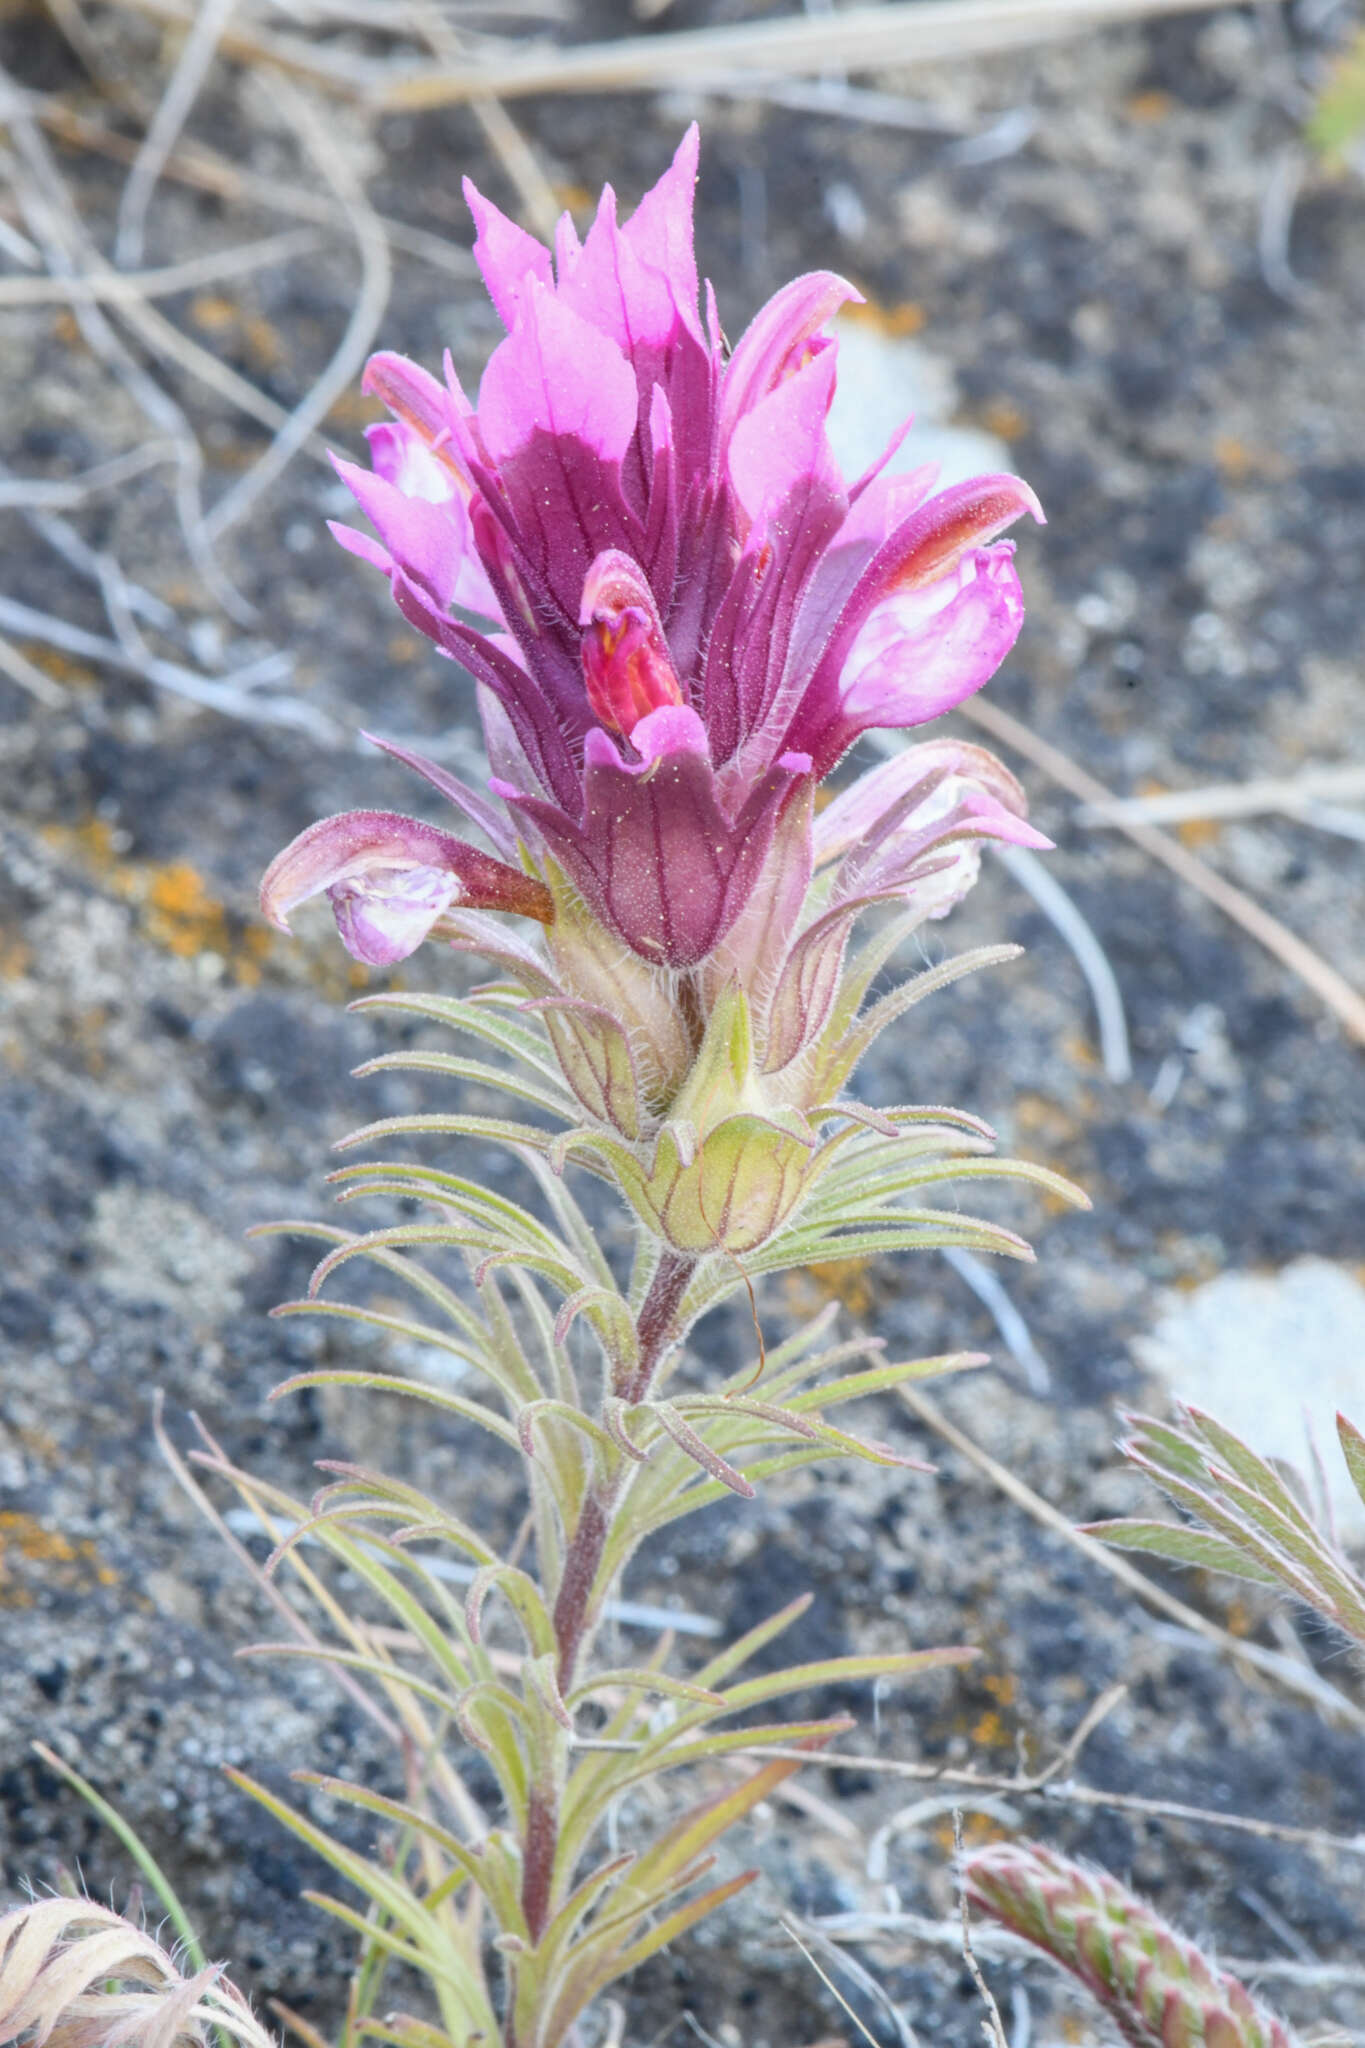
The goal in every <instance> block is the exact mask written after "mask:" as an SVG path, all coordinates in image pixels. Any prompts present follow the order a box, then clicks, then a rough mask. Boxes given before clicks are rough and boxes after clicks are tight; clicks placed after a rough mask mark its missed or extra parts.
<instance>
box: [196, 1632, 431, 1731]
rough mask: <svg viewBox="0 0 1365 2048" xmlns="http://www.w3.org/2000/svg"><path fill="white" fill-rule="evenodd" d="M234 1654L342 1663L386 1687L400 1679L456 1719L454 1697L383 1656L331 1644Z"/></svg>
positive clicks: (268, 1646)
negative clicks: (372, 1655) (369, 1655)
mask: <svg viewBox="0 0 1365 2048" xmlns="http://www.w3.org/2000/svg"><path fill="white" fill-rule="evenodd" d="M233 1654H234V1656H237V1657H242V1658H247V1657H250V1658H257V1657H301V1658H306V1659H307V1660H308V1661H309V1662H311V1663H314V1664H339V1665H341V1666H342V1668H343V1669H344V1670H347V1671H359V1672H362V1673H363V1674H364V1676H365V1677H367V1678H378V1679H380V1680H381V1681H382V1682H383V1683H384V1684H385V1685H390V1684H392V1683H393V1682H394V1681H395V1680H397V1681H398V1682H399V1683H400V1684H402V1685H403V1686H405V1687H406V1688H407V1690H408V1691H409V1692H411V1693H414V1694H415V1695H416V1697H417V1698H418V1699H420V1700H426V1701H427V1703H428V1704H429V1705H430V1706H433V1707H439V1708H440V1710H441V1712H442V1713H443V1714H449V1715H450V1717H451V1719H452V1720H453V1719H454V1716H455V1708H456V1703H455V1700H454V1698H453V1696H452V1695H451V1694H450V1693H447V1692H442V1690H441V1688H440V1686H439V1685H431V1684H429V1683H428V1681H427V1680H426V1679H425V1678H418V1677H417V1675H416V1673H415V1672H412V1671H406V1670H404V1668H403V1666H402V1665H401V1664H388V1663H385V1662H384V1660H383V1659H382V1658H380V1657H365V1656H362V1655H361V1653H360V1651H358V1650H338V1649H334V1648H332V1647H331V1646H330V1645H327V1644H323V1645H322V1646H321V1647H320V1648H318V1649H314V1648H313V1646H312V1644H311V1643H244V1644H243V1646H242V1647H241V1649H239V1650H236V1651H234V1652H233Z"/></svg>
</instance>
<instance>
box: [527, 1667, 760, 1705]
mask: <svg viewBox="0 0 1365 2048" xmlns="http://www.w3.org/2000/svg"><path fill="white" fill-rule="evenodd" d="M620 1687H624V1688H625V1689H627V1690H628V1691H631V1692H650V1693H658V1694H660V1695H661V1696H662V1697H663V1698H664V1699H670V1700H697V1701H700V1702H701V1703H702V1704H703V1705H705V1706H715V1707H722V1706H724V1704H725V1702H724V1700H723V1699H722V1697H721V1695H720V1694H719V1693H718V1692H712V1691H710V1690H709V1689H708V1688H707V1687H706V1686H704V1685H699V1684H697V1682H696V1681H695V1680H689V1679H686V1678H671V1677H670V1676H669V1675H668V1673H667V1672H664V1671H641V1670H637V1669H634V1668H632V1667H630V1666H625V1667H623V1668H622V1669H620V1670H612V1671H597V1672H594V1674H593V1676H592V1677H591V1678H589V1679H587V1680H586V1681H585V1682H584V1684H582V1685H580V1686H576V1687H575V1688H574V1690H573V1691H572V1692H571V1693H570V1694H569V1697H568V1699H567V1700H566V1701H565V1705H566V1706H567V1707H569V1708H570V1710H572V1709H574V1708H576V1707H581V1706H582V1705H583V1703H584V1701H585V1700H590V1699H591V1698H592V1697H593V1695H594V1693H599V1692H611V1691H613V1690H614V1689H617V1688H620Z"/></svg>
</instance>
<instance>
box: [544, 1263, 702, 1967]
mask: <svg viewBox="0 0 1365 2048" xmlns="http://www.w3.org/2000/svg"><path fill="white" fill-rule="evenodd" d="M695 1271H696V1260H695V1259H690V1258H686V1257H684V1256H683V1255H682V1254H681V1253H680V1252H673V1251H666V1252H665V1253H664V1255H663V1257H662V1258H661V1259H660V1261H659V1264H658V1267H657V1268H656V1270H655V1274H654V1278H653V1280H652V1281H651V1282H650V1285H649V1291H648V1293H647V1294H646V1296H645V1298H644V1301H643V1302H642V1303H641V1306H640V1313H639V1315H638V1317H637V1318H636V1325H635V1327H636V1332H637V1335H638V1337H639V1363H638V1364H637V1366H636V1369H635V1371H634V1373H633V1374H632V1375H631V1378H630V1380H629V1382H628V1383H627V1385H626V1386H625V1387H623V1388H619V1389H617V1391H618V1392H620V1393H622V1394H623V1395H624V1398H625V1399H626V1400H627V1401H630V1402H636V1401H643V1400H644V1399H645V1398H646V1396H647V1395H648V1393H649V1389H650V1386H651V1384H652V1383H653V1379H654V1375H655V1373H656V1372H657V1371H658V1368H659V1362H660V1360H661V1359H662V1358H663V1355H664V1353H665V1351H666V1350H667V1349H668V1346H669V1344H670V1342H671V1340H672V1336H673V1328H674V1319H675V1317H676V1315H677V1312H678V1308H679V1305H680V1304H681V1302H682V1298H683V1295H684V1294H685V1293H686V1291H687V1283H688V1281H689V1280H690V1279H691V1278H692V1275H693V1273H694V1272H695ZM624 1481H625V1470H624V1467H623V1466H622V1465H620V1464H618V1465H617V1466H616V1468H615V1469H614V1470H613V1471H611V1472H608V1473H606V1474H604V1475H603V1476H601V1477H599V1478H598V1479H597V1480H596V1482H595V1483H594V1484H593V1485H592V1486H590V1487H589V1488H588V1491H587V1493H586V1494H585V1495H584V1498H583V1505H582V1507H581V1509H580V1510H579V1515H578V1523H577V1526H576V1528H575V1529H574V1532H573V1536H572V1538H571V1539H570V1542H569V1545H568V1549H567V1550H566V1552H565V1555H564V1568H563V1571H562V1572H561V1574H560V1579H559V1591H558V1593H557V1595H556V1598H555V1606H554V1617H553V1620H554V1632H555V1641H556V1644H557V1645H558V1650H559V1669H558V1681H559V1690H560V1692H561V1693H567V1692H568V1691H569V1689H570V1687H571V1686H572V1684H573V1682H574V1676H575V1673H576V1671H577V1669H578V1661H579V1658H580V1656H581V1655H582V1653H583V1650H584V1648H585V1646H586V1645H587V1643H588V1641H589V1640H590V1638H591V1635H592V1630H593V1625H594V1622H595V1620H596V1616H595V1614H594V1612H593V1599H592V1595H593V1588H594V1587H595V1585H596V1583H597V1578H598V1574H599V1572H600V1571H601V1568H602V1557H603V1553H604V1552H605V1550H606V1546H607V1538H608V1537H609V1536H610V1534H611V1527H612V1515H613V1512H614V1510H615V1507H616V1504H617V1501H618V1500H619V1498H620V1495H621V1490H622V1486H623V1484H624ZM557 1808H558V1798H557V1793H556V1790H555V1787H554V1784H553V1783H550V1782H546V1783H544V1784H537V1785H533V1786H532V1788H531V1794H530V1800H529V1804H528V1807H527V1813H526V1834H525V1847H524V1853H523V1861H522V1884H521V1903H522V1910H523V1912H524V1913H525V1915H526V1925H527V1928H528V1930H529V1932H530V1936H531V1939H532V1941H538V1940H539V1939H540V1936H541V1934H542V1933H543V1931H544V1929H545V1926H546V1924H547V1922H548V1920H549V1917H550V1910H551V1905H552V1900H553V1890H554V1878H555V1856H556V1851H557V1848H558V1832H559V1829H558V1811H557Z"/></svg>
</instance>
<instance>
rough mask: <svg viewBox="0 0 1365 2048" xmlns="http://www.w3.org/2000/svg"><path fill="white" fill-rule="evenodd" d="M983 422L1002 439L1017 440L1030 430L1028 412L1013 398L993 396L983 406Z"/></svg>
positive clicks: (989, 430) (984, 425)
mask: <svg viewBox="0 0 1365 2048" xmlns="http://www.w3.org/2000/svg"><path fill="white" fill-rule="evenodd" d="M981 424H982V426H983V427H985V428H986V429H987V431H988V432H989V433H992V434H995V435H997V436H998V438H999V439H1000V440H1002V441H1017V440H1019V439H1020V437H1021V436H1022V435H1024V434H1026V433H1027V432H1028V430H1029V418H1028V414H1027V413H1024V412H1021V411H1020V410H1019V407H1018V406H1017V405H1016V404H1015V403H1014V400H1013V399H1012V398H992V399H991V400H990V402H989V403H988V404H986V405H984V406H983V407H982V408H981Z"/></svg>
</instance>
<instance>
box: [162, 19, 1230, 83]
mask: <svg viewBox="0 0 1365 2048" xmlns="http://www.w3.org/2000/svg"><path fill="white" fill-rule="evenodd" d="M139 4H140V5H147V4H155V5H157V6H158V7H159V6H160V5H161V4H163V0H139ZM1205 4H1206V0H892V4H889V5H886V6H881V7H866V6H865V7H848V8H841V9H840V10H838V11H837V12H835V13H831V14H826V15H820V14H785V15H778V16H776V17H773V16H769V17H768V18H767V19H766V20H761V21H753V22H741V23H735V24H733V25H727V26H724V27H721V28H707V29H682V30H679V31H677V32H676V33H673V34H668V35H658V36H623V37H621V38H619V39H618V40H616V41H612V42H602V43H586V44H580V45H577V46H575V47H573V48H570V49H561V48H556V47H555V46H554V45H553V44H551V43H549V42H540V43H538V44H532V45H531V46H530V47H529V48H524V49H520V50H517V51H514V52H512V53H511V54H510V55H508V56H506V57H505V58H503V59H502V60H501V61H500V62H499V61H493V60H490V61H487V62H485V63H482V64H478V65H474V64H465V65H462V66H460V67H458V68H448V69H445V70H441V69H437V68H434V67H426V66H424V67H421V68H411V69H407V70H406V71H404V72H403V73H401V74H399V75H394V67H392V66H390V67H389V74H390V75H389V76H388V77H387V78H385V77H384V76H383V70H382V67H375V73H374V77H373V83H372V89H373V91H374V93H375V97H376V99H377V102H378V104H379V105H380V106H381V107H383V108H385V109H386V110H394V109H399V108H406V109H408V110H417V109H420V108H424V107H438V106H448V105H451V104H452V103H454V102H456V101H461V100H469V99H473V98H476V97H477V96H478V95H480V94H483V93H495V94H497V96H498V97H499V98H502V99H509V98H513V97H515V96H517V95H519V94H523V93H543V92H656V91H658V90H659V89H660V88H661V87H664V86H670V87H671V86H679V85H688V86H693V87H700V88H702V89H704V88H705V87H706V86H707V85H708V84H710V83H712V82H713V81H716V80H720V81H723V82H724V83H725V85H726V87H727V88H728V89H730V90H733V88H734V85H735V82H736V76H737V74H741V73H744V72H750V71H756V72H759V73H764V72H766V73H769V74H771V73H774V72H776V73H782V74H788V75H793V76H797V77H800V76H803V75H804V76H808V77H809V76H819V75H820V74H821V73H822V72H825V71H839V72H844V71H881V70H886V69H893V70H903V69H906V68H908V67H909V66H910V65H912V64H920V63H931V62H935V63H936V62H940V61H942V60H943V59H945V58H952V57H965V56H974V55H981V54H985V53H989V52H992V51H1001V50H1013V49H1019V48H1021V47H1024V46H1026V45H1028V44H1030V43H1038V42H1047V41H1051V40H1052V39H1053V38H1055V37H1059V36H1068V35H1079V34H1083V33H1084V32H1085V31H1087V30H1089V29H1092V28H1100V27H1103V26H1105V25H1106V24H1108V23H1111V22H1121V21H1131V20H1134V19H1139V18H1143V17H1148V16H1154V15H1162V14H1180V13H1190V12H1192V11H1194V9H1195V8H1196V6H1203V5H1205Z"/></svg>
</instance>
